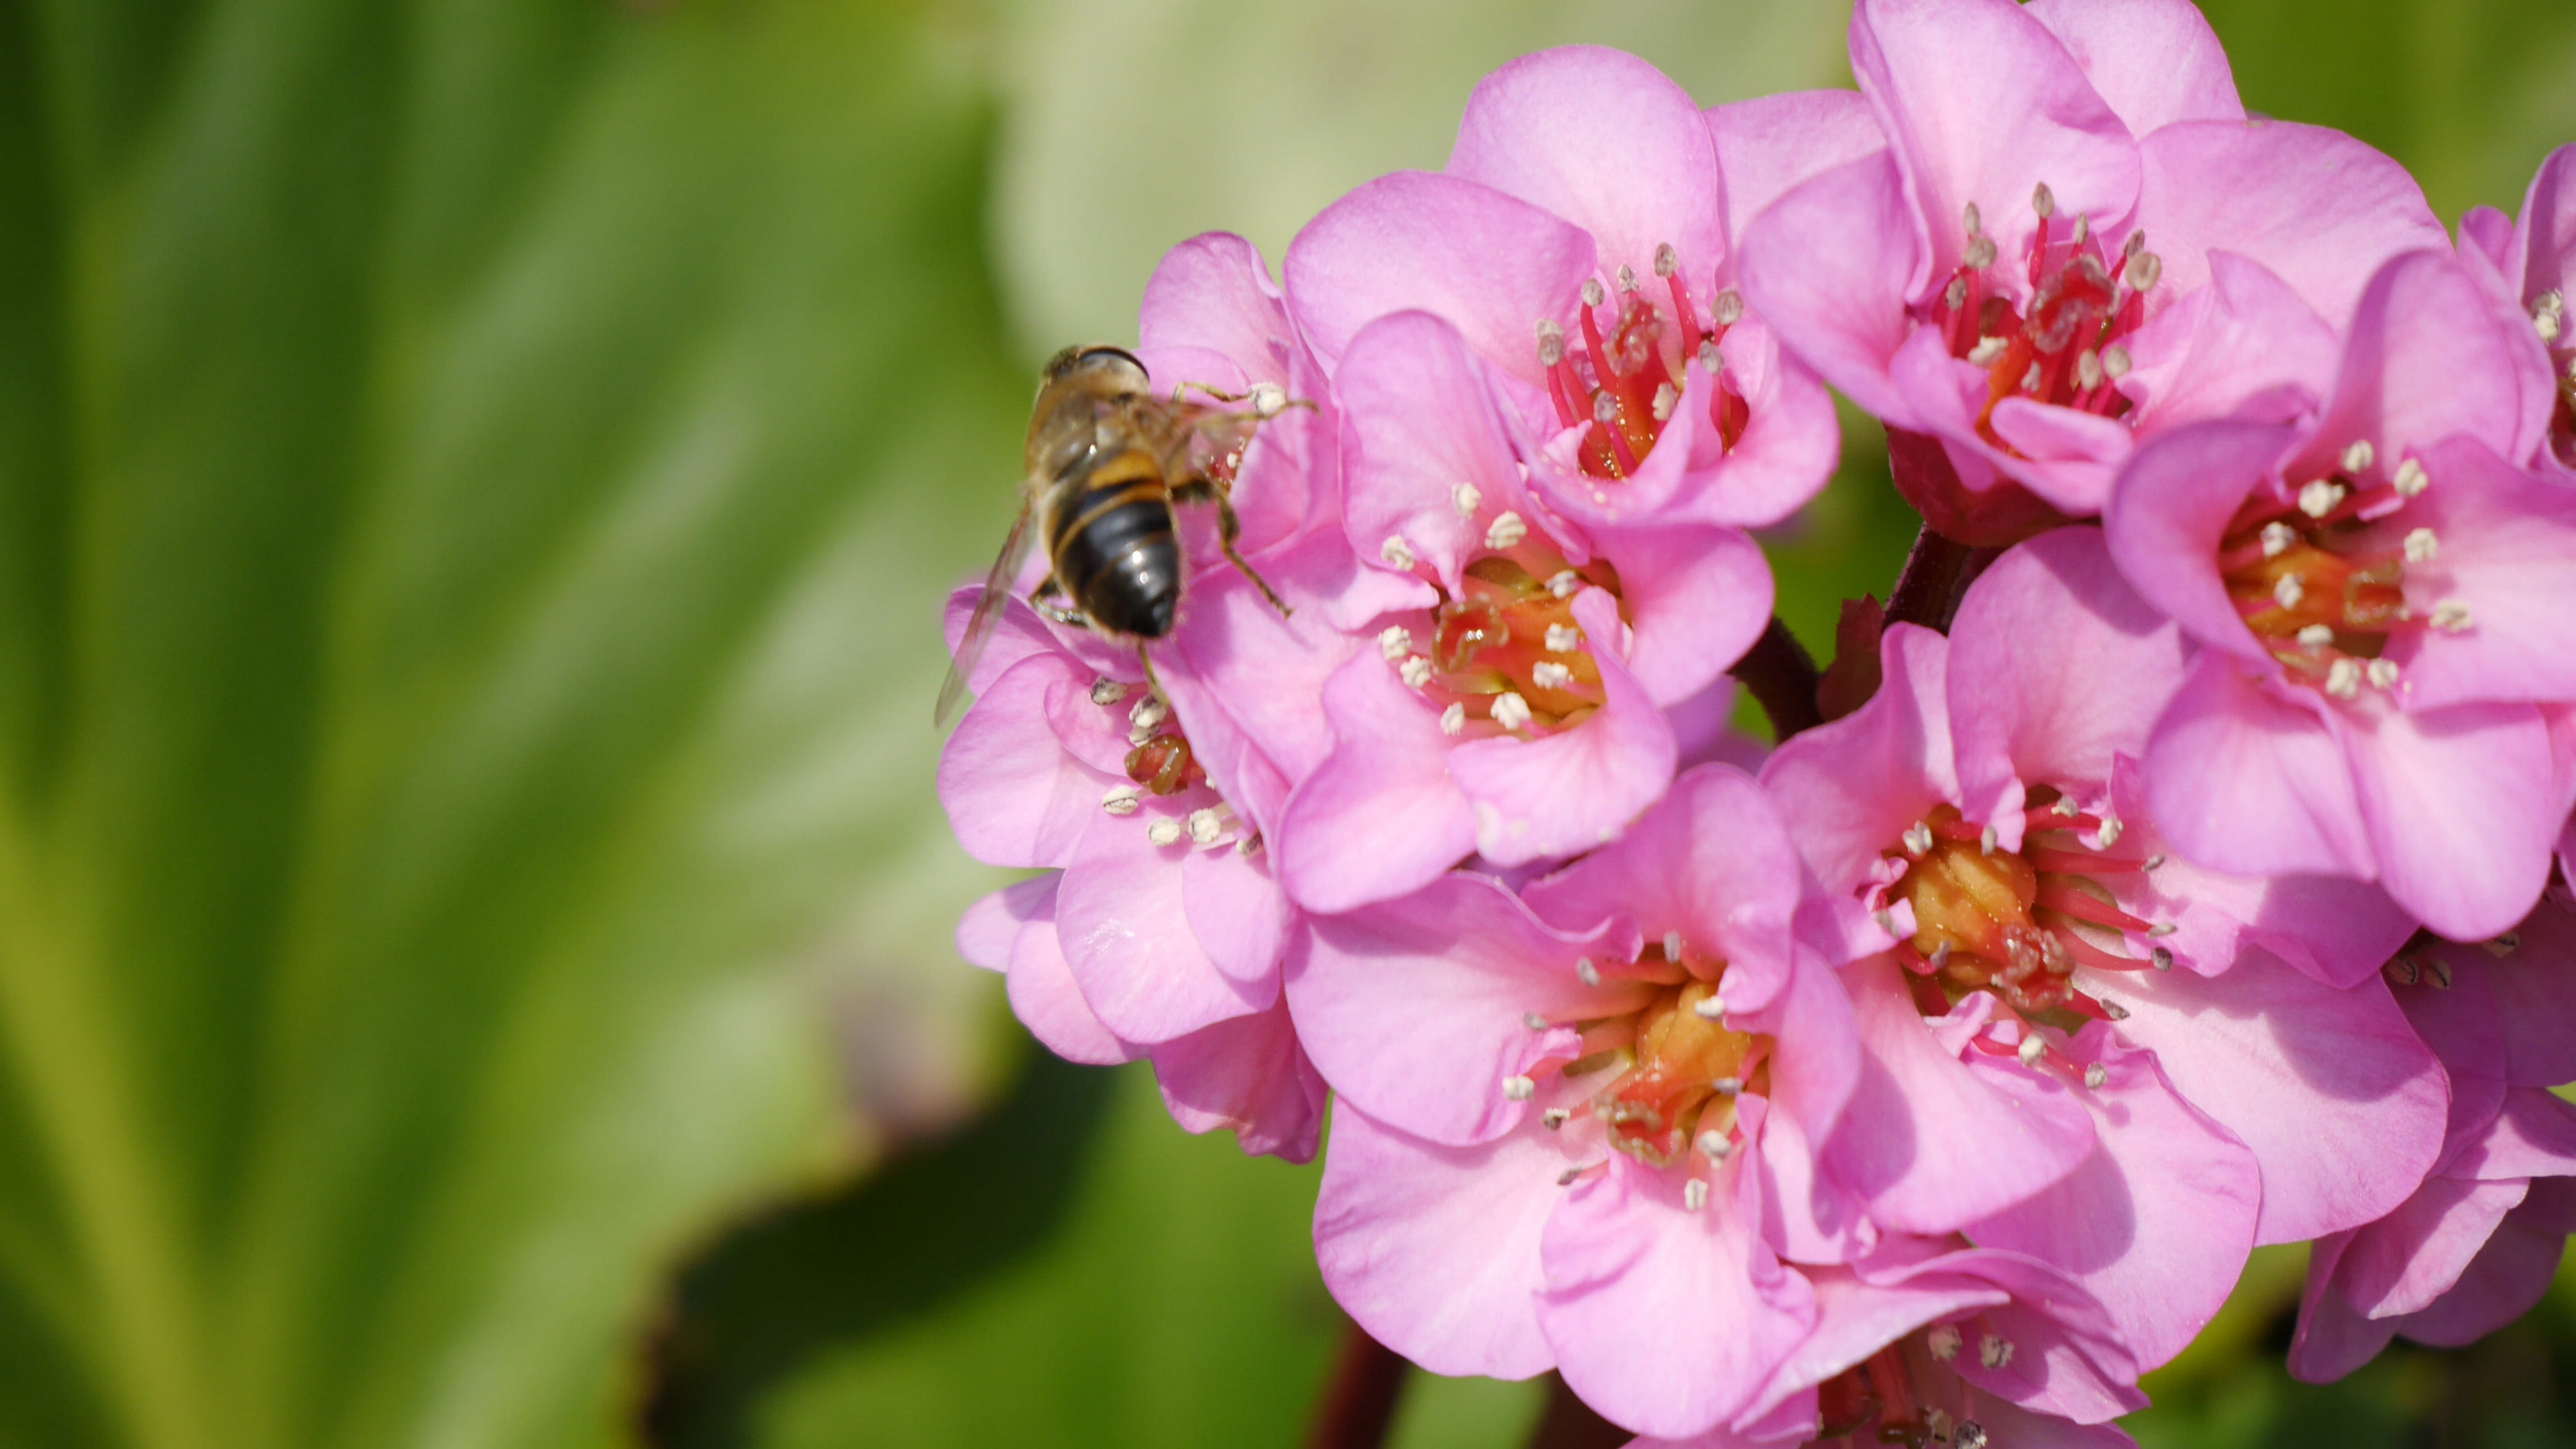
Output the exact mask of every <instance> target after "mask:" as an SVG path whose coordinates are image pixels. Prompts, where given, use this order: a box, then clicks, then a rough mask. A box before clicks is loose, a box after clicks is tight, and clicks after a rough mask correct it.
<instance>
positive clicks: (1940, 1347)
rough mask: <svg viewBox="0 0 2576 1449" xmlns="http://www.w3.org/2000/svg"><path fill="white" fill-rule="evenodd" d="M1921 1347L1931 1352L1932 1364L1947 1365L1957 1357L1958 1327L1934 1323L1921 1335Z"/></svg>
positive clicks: (1951, 1324) (1952, 1324)
mask: <svg viewBox="0 0 2576 1449" xmlns="http://www.w3.org/2000/svg"><path fill="white" fill-rule="evenodd" d="M1923 1346H1924V1347H1925V1348H1927V1349H1930V1350H1931V1351H1932V1361H1933V1362H1934V1363H1948V1362H1949V1361H1950V1360H1952V1359H1954V1358H1957V1357H1958V1356H1959V1325H1957V1324H1955V1323H1936V1324H1934V1325H1933V1326H1932V1329H1931V1331H1930V1332H1928V1333H1926V1334H1924V1335H1923Z"/></svg>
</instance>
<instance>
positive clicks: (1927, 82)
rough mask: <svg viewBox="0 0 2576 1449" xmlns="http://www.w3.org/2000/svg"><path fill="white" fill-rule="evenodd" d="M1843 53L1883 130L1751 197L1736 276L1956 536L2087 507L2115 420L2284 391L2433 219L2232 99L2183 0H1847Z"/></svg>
mask: <svg viewBox="0 0 2576 1449" xmlns="http://www.w3.org/2000/svg"><path fill="white" fill-rule="evenodd" d="M1851 53H1852V69H1853V72H1854V74H1855V75H1856V76H1857V77H1858V79H1859V82H1860V88H1861V93H1862V94H1863V95H1864V96H1866V97H1867V98H1868V101H1869V104H1870V106H1871V107H1872V109H1873V110H1874V111H1875V112H1876V113H1877V116H1878V119H1879V121H1880V123H1881V126H1882V127H1883V129H1884V131H1885V133H1886V136H1887V138H1888V142H1889V148H1888V149H1887V150H1886V151H1883V152H1879V153H1876V154H1874V155H1871V156H1868V157H1865V158H1863V159H1860V160H1856V161H1852V162H1850V163H1848V164H1845V165H1842V166H1839V167H1836V168H1834V169H1832V170H1830V171H1827V172H1825V173H1824V174H1823V175H1821V176H1818V177H1816V178H1815V179H1814V180H1813V181H1811V182H1809V183H1807V184H1806V185H1804V186H1801V187H1799V188H1797V189H1795V190H1792V191H1790V192H1789V193H1788V194H1787V195H1786V196H1784V197H1783V198H1782V199H1781V201H1780V202H1779V203H1778V204H1777V205H1776V206H1774V207H1773V208H1772V209H1771V210H1770V211H1769V213H1768V214H1766V215H1765V216H1763V217H1761V218H1760V219H1758V220H1756V221H1755V222H1754V223H1753V224H1752V226H1751V227H1750V228H1749V230H1748V231H1747V233H1746V235H1745V239H1744V259H1743V268H1744V285H1745V290H1746V294H1747V296H1748V297H1750V298H1751V299H1752V301H1753V303H1754V305H1755V306H1756V307H1757V308H1758V309H1759V310H1760V311H1761V313H1762V314H1763V315H1764V316H1766V317H1768V318H1770V319H1771V321H1772V323H1773V325H1775V326H1776V327H1777V328H1779V330H1780V333H1781V336H1782V338H1783V340H1784V342H1785V343H1786V344H1787V345H1788V347H1789V348H1790V350H1791V351H1792V352H1793V353H1795V354H1796V355H1797V356H1798V357H1800V358H1802V359H1803V360H1805V361H1806V362H1807V363H1808V364H1809V365H1811V366H1813V367H1814V368H1815V369H1816V370H1817V371H1818V372H1820V373H1822V374H1823V375H1824V377H1825V378H1826V380H1827V381H1829V382H1831V383H1833V384H1834V385H1835V386H1837V387H1839V388H1841V389H1842V390H1843V391H1844V392H1846V393H1848V394H1850V395H1851V397H1852V398H1853V399H1854V400H1855V401H1857V402H1858V403H1859V404H1860V405H1861V406H1862V407H1863V408H1865V409H1867V410H1868V411H1870V412H1872V413H1874V414H1876V415H1877V416H1878V417H1879V418H1881V419H1882V420H1884V421H1885V422H1886V423H1887V424H1888V426H1889V428H1890V430H1891V433H1890V459H1891V462H1892V463H1893V464H1894V465H1895V468H1896V479H1897V485H1898V487H1899V488H1900V489H1901V490H1902V491H1904V493H1905V494H1906V497H1907V498H1908V500H1909V501H1911V502H1913V503H1914V504H1915V506H1916V507H1917V508H1918V509H1920V510H1921V511H1922V512H1923V514H1924V516H1925V518H1926V519H1927V520H1928V521H1929V522H1930V524H1931V526H1932V527H1933V528H1935V529H1936V530H1938V531H1940V532H1941V533H1943V534H1945V535H1946V536H1948V537H1951V538H1954V539H1957V540H1959V541H1961V542H1965V543H1971V544H1978V545H1995V544H2006V543H2010V542H2012V541H2014V540H2015V539H2018V538H2022V537H2027V536H2028V535H2029V534H2031V533H2033V532H2036V531H2037V530H2039V529H2041V528H2045V527H2047V526H2049V525H2050V524H2051V523H2053V522H2055V521H2057V520H2058V519H2059V518H2060V517H2061V516H2065V515H2071V516H2076V517H2081V516H2084V515H2088V514H2092V513H2095V512H2098V511H2099V510H2100V509H2101V507H2102V504H2103V500H2104V498H2105V497H2106V496H2107V494H2108V492H2109V489H2110V484H2111V479H2112V477H2113V475H2114V474H2115V473H2116V472H2117V471H2118V469H2119V467H2120V465H2121V463H2122V462H2123V461H2124V460H2125V459H2126V458H2127V456H2128V454H2129V452H2130V450H2131V448H2132V447H2133V446H2134V445H2135V443H2136V441H2137V440H2139V439H2142V438H2145V437H2148V436H2152V435H2154V434H2155V433H2157V432H2160V431H2162V430H2164V429H2167V428H2171V427H2174V426H2177V425H2179V424H2181V423H2183V422H2187V421H2189V420H2191V419H2193V418H2199V417H2208V416H2211V415H2213V414H2216V413H2220V412H2225V411H2229V410H2232V409H2233V408H2235V407H2237V406H2239V405H2240V404H2245V403H2247V402H2249V401H2255V402H2260V403H2261V404H2262V405H2263V406H2265V407H2267V408H2280V407H2285V406H2294V405H2295V404H2296V401H2297V400H2298V399H2300V398H2306V399H2308V400H2311V401H2312V400H2313V399H2314V397H2315V396H2316V395H2317V394H2318V393H2320V392H2322V390H2323V389H2324V387H2325V385H2326V384H2327V382H2328V381H2329V380H2330V378H2331V368H2332V362H2333V352H2332V347H2333V336H2334V332H2333V329H2334V328H2336V327H2340V326H2341V325H2342V324H2343V323H2344V322H2345V320H2346V319H2347V318H2348V317H2349V316H2350V315H2351V311H2352V307H2353V304H2354V301H2355V300H2356V299H2357V298H2358V296H2359V295H2360V291H2361V287H2362V284H2363V282H2364V281H2365V280H2366V279H2367V278H2368V276H2369V275H2370V273H2371V271H2372V270H2373V269H2374V268H2375V267H2376V266H2377V265H2378V263H2379V262H2380V261H2382V260H2383V259H2385V258H2387V257H2389V256H2392V255H2395V254H2396V253H2398V252H2401V251H2405V250H2408V249H2412V248H2420V247H2427V246H2438V245H2441V244H2442V242H2443V240H2444V238H2443V234H2442V230H2441V227H2440V224H2439V223H2438V222H2436V221H2435V220H2434V218H2433V216H2432V213H2431V212H2430V211H2429V210H2428V209H2427V208H2426V206H2425V204H2424V201H2423V198H2422V195H2421V193H2420V192H2419V191H2418V190H2417V188H2416V186H2415V183H2414V182H2413V181H2412V180H2411V179H2410V178H2409V177H2408V176H2407V175H2406V173H2405V171H2404V170H2403V169H2402V168H2400V167H2399V166H2398V165H2397V164H2396V163H2395V162H2393V161H2390V160H2389V159H2388V158H2386V157H2384V156H2381V155H2379V154H2377V153H2376V152H2373V151H2371V150H2370V149H2369V148H2367V147H2365V146H2363V145H2361V144H2360V143H2359V142H2356V141H2354V140H2352V139H2351V138H2350V137H2347V136H2344V135H2341V134H2339V133H2336V132H2333V131H2327V130H2321V129H2318V128H2315V127H2310V126H2299V125H2293V124H2290V123H2288V122H2282V121H2263V122H2254V121H2249V120H2248V119H2247V117H2246V116H2245V113H2244V109H2243V107H2242V106H2241V105H2240V104H2239V103H2238V101H2237V98H2236V90H2235V84H2234V82H2233V80H2232V78H2231V77H2230V75H2229V73H2228V68H2227V58H2226V56H2225V55H2224V54H2223V53H2222V52H2221V51H2220V49H2219V46H2218V41H2217V38H2216V37H2215V36H2214V35H2212V34H2211V33H2210V31H2209V27H2208V25H2207V23H2206V22H2204V21H2203V20H2202V19H2201V17H2200V14H2199V12H2198V11H2197V10H2195V9H2194V8H2193V7H2192V6H2191V5H2189V4H2187V3H2185V0H2124V3H2119V4H2099V3H2072V0H2040V3H2034V4H2031V5H2028V6H2023V5H2018V4H2014V3H2012V0H1862V3H1861V4H1859V5H1858V6H1856V7H1855V9H1854V11H1853V14H1852V30H1851Z"/></svg>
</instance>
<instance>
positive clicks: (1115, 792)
mask: <svg viewBox="0 0 2576 1449" xmlns="http://www.w3.org/2000/svg"><path fill="white" fill-rule="evenodd" d="M1143 803H1144V794H1143V792H1142V791H1139V790H1138V789H1137V788H1136V787H1135V786H1133V785H1112V786H1110V787H1109V788H1108V789H1107V790H1104V791H1102V792H1101V795H1100V808H1101V809H1103V810H1106V811H1108V812H1109V813H1110V814H1112V815H1133V814H1135V813H1136V807H1137V806H1139V805H1141V804H1143Z"/></svg>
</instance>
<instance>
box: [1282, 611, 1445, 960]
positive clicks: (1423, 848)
mask: <svg viewBox="0 0 2576 1449" xmlns="http://www.w3.org/2000/svg"><path fill="white" fill-rule="evenodd" d="M1324 714H1325V716H1326V718H1327V719H1329V720H1330V721H1331V722H1332V726H1333V736H1334V745H1333V753H1332V754H1331V755H1329V756H1327V757H1326V758H1325V760H1324V762H1323V763H1322V764H1321V765H1319V766H1317V767H1316V769H1315V773H1313V774H1312V775H1309V776H1308V777H1307V778H1306V781H1305V783H1303V784H1301V785H1299V786H1298V787H1297V789H1296V791H1295V792H1294V793H1293V794H1291V795H1290V796H1289V797H1288V804H1287V807H1286V809H1285V811H1284V812H1283V815H1282V819H1281V822H1280V827H1279V838H1278V839H1276V840H1274V841H1272V842H1271V850H1272V851H1273V852H1274V856H1273V859H1274V869H1276V870H1277V871H1278V872H1279V880H1280V884H1281V885H1283V886H1284V887H1286V888H1287V891H1288V895H1289V897H1290V898H1291V899H1292V900H1295V901H1296V902H1298V903H1299V904H1300V905H1303V906H1305V907H1306V908H1307V909H1308V910H1315V911H1341V910H1348V909H1350V908H1351V907H1353V906H1357V905H1364V904H1366V903H1368V902H1370V901H1379V900H1387V899H1390V898H1392V897H1395V896H1400V895H1403V894H1405V893H1406V892H1408V891H1412V890H1415V889H1418V888H1419V887H1421V886H1422V885H1424V884H1426V883H1427V882H1429V881H1431V880H1432V879H1434V878H1435V877H1437V876H1438V875H1439V874H1440V873H1441V872H1442V871H1444V870H1447V869H1448V868H1449V867H1450V866H1452V865H1454V864H1456V863H1457V862H1459V861H1460V860H1463V859H1465V858H1466V857H1467V855H1468V854H1469V853H1470V852H1472V851H1473V850H1474V849H1475V848H1476V815H1475V811H1474V810H1473V809H1472V808H1471V807H1470V806H1469V805H1468V803H1467V797H1466V795H1465V793H1464V792H1462V791H1460V790H1459V788H1458V786H1457V785H1456V784H1455V783H1454V782H1453V781H1451V780H1450V778H1449V771H1448V768H1447V765H1446V759H1447V753H1448V743H1449V742H1448V739H1447V737H1446V736H1444V735H1442V734H1441V733H1440V717H1439V714H1438V712H1437V711H1435V710H1433V709H1431V708H1430V707H1429V706H1428V705H1426V704H1425V703H1424V702H1423V701H1422V699H1421V697H1420V696H1418V695H1416V694H1414V693H1413V692H1412V691H1410V690H1408V689H1406V688H1405V687H1404V685H1403V683H1402V682H1401V681H1399V680H1398V679H1397V678H1396V677H1395V671H1394V669H1393V668H1392V667H1390V666H1389V665H1388V664H1387V663H1386V661H1384V660H1383V659H1379V658H1376V657H1374V656H1371V655H1361V656H1360V657H1358V658H1355V659H1353V660H1351V661H1350V662H1349V663H1348V664H1345V665H1343V666H1342V668H1341V670H1340V671H1339V672H1337V673H1336V674H1334V675H1333V677H1332V678H1331V679H1330V680H1329V681H1327V682H1326V683H1325V685H1324Z"/></svg>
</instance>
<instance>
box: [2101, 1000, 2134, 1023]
mask: <svg viewBox="0 0 2576 1449" xmlns="http://www.w3.org/2000/svg"><path fill="white" fill-rule="evenodd" d="M2101 1005H2102V1014H2103V1015H2104V1016H2107V1017H2109V1018H2111V1019H2112V1020H2113V1021H2127V1020H2128V1019H2129V1008H2127V1007H2125V1006H2122V1005H2121V1004H2120V1003H2118V1002H2116V1001H2105V1002H2103V1003H2101Z"/></svg>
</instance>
